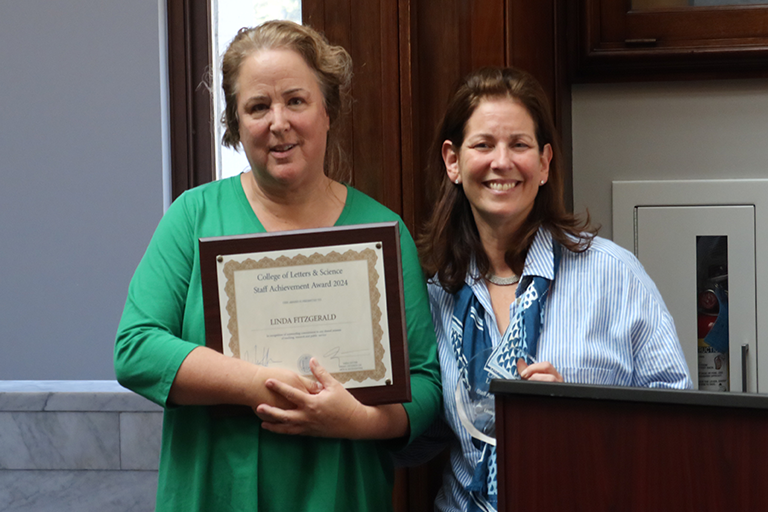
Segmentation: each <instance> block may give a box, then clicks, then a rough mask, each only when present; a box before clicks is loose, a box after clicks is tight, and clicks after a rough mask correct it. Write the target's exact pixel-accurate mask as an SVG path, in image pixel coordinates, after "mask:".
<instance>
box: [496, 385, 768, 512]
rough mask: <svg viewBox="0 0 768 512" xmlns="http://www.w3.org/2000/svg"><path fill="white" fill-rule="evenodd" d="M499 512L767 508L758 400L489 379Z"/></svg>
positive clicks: (766, 443) (762, 413)
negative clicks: (493, 400)
mask: <svg viewBox="0 0 768 512" xmlns="http://www.w3.org/2000/svg"><path fill="white" fill-rule="evenodd" d="M491 391H492V392H493V393H495V394H496V439H497V443H498V471H499V474H498V481H499V511H500V512H502V511H505V512H555V511H556V512H567V511H582V510H583V511H589V512H603V511H605V512H608V511H611V512H630V511H636V512H651V511H652V512H659V511H674V512H686V511H691V512H706V511H712V512H722V511H734V512H735V511H739V512H741V511H744V512H746V511H768V396H766V395H754V394H744V393H739V394H735V393H708V392H702V391H676V390H656V389H646V388H642V389H641V388H618V387H602V386H586V385H570V384H544V383H536V382H522V381H506V380H495V381H493V382H492V383H491Z"/></svg>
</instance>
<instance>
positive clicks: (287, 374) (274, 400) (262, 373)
mask: <svg viewBox="0 0 768 512" xmlns="http://www.w3.org/2000/svg"><path fill="white" fill-rule="evenodd" d="M268 379H272V380H277V381H280V382H282V383H283V384H285V385H288V386H291V387H293V388H296V389H297V390H299V391H302V392H306V393H310V394H313V395H314V394H317V393H319V392H320V390H322V385H321V384H320V383H319V382H317V381H316V380H314V379H309V378H307V377H303V376H301V375H299V374H297V373H295V372H292V371H290V370H284V369H280V368H268V367H264V366H260V367H259V371H258V372H257V373H256V376H255V377H254V379H253V389H254V390H255V398H256V399H255V403H253V404H252V405H251V407H252V408H253V410H254V411H255V410H256V407H258V406H259V405H260V404H267V405H271V406H273V407H279V408H281V409H295V408H296V404H294V403H292V402H290V401H289V400H287V399H286V398H285V397H284V396H283V395H281V394H280V393H277V392H275V391H273V390H272V389H270V388H269V387H267V385H266V383H267V380H268Z"/></svg>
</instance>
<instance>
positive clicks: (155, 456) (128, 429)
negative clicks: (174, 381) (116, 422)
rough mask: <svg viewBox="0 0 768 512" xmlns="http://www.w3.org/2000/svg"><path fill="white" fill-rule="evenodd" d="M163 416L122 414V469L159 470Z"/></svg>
mask: <svg viewBox="0 0 768 512" xmlns="http://www.w3.org/2000/svg"><path fill="white" fill-rule="evenodd" d="M162 430H163V414H162V413H160V412H145V413H139V412H124V413H121V414H120V467H121V468H122V469H134V470H136V469H138V470H155V471H156V470H157V465H158V461H159V459H160V442H161V438H162Z"/></svg>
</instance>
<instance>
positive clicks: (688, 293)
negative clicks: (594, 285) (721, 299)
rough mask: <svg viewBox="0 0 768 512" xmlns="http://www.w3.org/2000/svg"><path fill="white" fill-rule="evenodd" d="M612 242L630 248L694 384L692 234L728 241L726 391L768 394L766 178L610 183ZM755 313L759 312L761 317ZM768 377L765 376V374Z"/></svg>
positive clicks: (694, 326) (767, 183) (694, 286)
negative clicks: (671, 323) (662, 306)
mask: <svg viewBox="0 0 768 512" xmlns="http://www.w3.org/2000/svg"><path fill="white" fill-rule="evenodd" d="M613 233H614V241H615V242H616V243H618V244H619V245H621V246H623V247H625V248H627V249H629V250H631V251H633V252H634V253H635V254H636V255H637V256H638V259H639V260H640V262H641V263H642V264H643V266H644V267H645V268H646V270H647V271H648V274H649V275H650V276H651V278H652V279H653V280H654V281H655V283H656V285H657V286H658V288H659V291H660V292H661V295H662V297H663V298H664V301H665V303H666V304H667V307H668V308H669V310H670V313H672V316H673V318H674V319H675V326H676V328H677V332H678V336H679V338H680V341H681V344H682V346H683V351H684V353H685V356H686V361H687V363H688V366H689V368H690V370H691V377H692V378H693V381H694V385H695V384H696V383H697V382H698V379H697V368H698V358H697V341H698V339H697V333H696V315H697V313H696V300H697V293H696V292H697V289H696V274H695V265H696V237H697V236H708V235H720V236H727V237H728V279H729V288H730V293H729V313H730V322H729V344H730V346H729V361H730V383H731V386H730V389H731V391H741V390H742V379H741V377H742V365H741V358H742V349H741V347H742V345H743V344H747V345H748V347H749V350H748V352H747V355H746V359H745V363H746V372H747V391H750V392H760V391H762V392H765V391H768V380H767V381H766V383H765V384H764V385H763V386H762V388H765V389H762V388H761V386H760V376H761V374H763V375H768V349H764V350H761V345H764V344H765V343H768V340H765V341H763V342H762V344H761V338H760V333H763V337H765V333H766V332H768V315H766V314H765V311H766V308H767V307H768V290H766V288H767V287H768V279H767V278H768V264H761V262H766V261H768V180H694V181H631V182H618V181H617V182H614V183H613ZM761 311H762V312H763V313H762V314H761ZM761 372H762V373H761ZM767 379H768V377H767Z"/></svg>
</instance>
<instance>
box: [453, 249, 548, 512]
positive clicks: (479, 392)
mask: <svg viewBox="0 0 768 512" xmlns="http://www.w3.org/2000/svg"><path fill="white" fill-rule="evenodd" d="M552 251H553V253H554V259H553V266H554V268H553V275H557V269H558V267H559V266H560V259H561V256H562V248H561V247H560V244H558V243H557V242H555V241H554V240H553V241H552ZM550 284H551V282H550V280H549V279H546V278H544V277H540V276H525V277H523V279H522V280H521V281H520V284H519V285H518V287H517V291H516V292H515V296H516V299H515V300H516V302H517V303H518V304H517V308H516V311H515V316H514V318H513V319H512V321H511V323H510V326H509V327H508V328H507V331H506V332H505V333H504V336H503V337H502V340H501V343H499V345H498V346H497V347H496V348H495V349H494V348H493V343H492V342H491V336H490V334H489V333H488V330H487V329H486V328H485V325H484V322H483V318H485V308H483V306H482V304H480V301H479V300H478V299H477V297H475V294H474V293H473V292H472V288H471V287H470V286H469V285H467V284H465V285H464V287H463V288H462V289H461V290H459V292H458V293H457V294H456V303H455V306H454V309H453V318H452V322H451V343H452V345H453V351H454V354H455V356H456V361H457V363H458V366H459V372H460V376H461V377H460V379H461V382H460V385H461V384H463V385H464V386H465V389H466V390H467V394H468V395H469V396H473V397H479V398H480V399H482V398H483V397H484V396H487V397H489V396H490V395H488V393H487V389H488V384H489V383H490V380H491V379H493V378H500V379H519V378H520V375H519V374H518V371H517V360H518V359H521V358H522V359H524V360H525V362H526V363H528V364H531V363H533V362H534V359H533V357H534V356H535V355H536V351H537V344H538V341H539V334H540V332H541V325H542V323H543V321H544V307H545V305H546V301H547V296H548V294H549V289H550ZM491 328H492V327H491ZM470 390H471V392H470ZM474 399H475V400H477V399H478V398H474ZM459 405H460V404H459ZM473 443H474V444H475V446H476V447H477V448H478V449H479V450H480V451H481V459H480V461H479V462H478V463H477V466H476V467H475V473H474V476H473V478H472V482H471V483H470V485H469V486H468V487H467V491H468V492H469V493H470V496H471V497H472V501H471V502H470V503H469V509H468V510H469V512H476V511H482V512H486V511H492V510H496V509H497V507H498V489H497V485H496V447H495V446H493V445H491V444H489V443H487V442H485V441H482V440H478V439H477V438H475V439H473Z"/></svg>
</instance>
